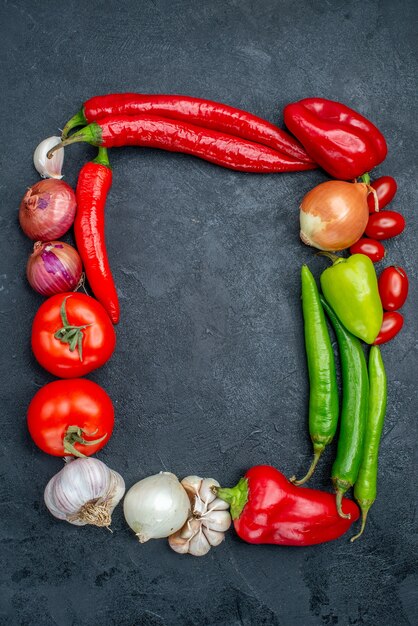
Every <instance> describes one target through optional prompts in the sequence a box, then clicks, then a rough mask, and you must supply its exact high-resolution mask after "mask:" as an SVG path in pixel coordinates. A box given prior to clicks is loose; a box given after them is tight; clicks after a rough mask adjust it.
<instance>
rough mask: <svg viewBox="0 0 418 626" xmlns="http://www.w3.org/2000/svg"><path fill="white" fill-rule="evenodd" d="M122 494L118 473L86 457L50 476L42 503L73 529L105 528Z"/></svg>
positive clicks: (123, 488) (69, 463) (72, 461)
mask: <svg viewBox="0 0 418 626" xmlns="http://www.w3.org/2000/svg"><path fill="white" fill-rule="evenodd" d="M124 493H125V482H124V480H123V478H122V476H121V475H120V474H118V473H117V472H115V471H114V470H111V469H110V468H109V467H107V465H105V464H104V463H102V461H99V460H98V459H93V458H91V457H87V458H84V459H73V460H70V461H68V462H67V463H66V465H65V466H64V467H63V468H62V470H61V471H60V472H58V474H56V475H55V476H53V477H52V478H51V480H50V481H49V483H48V484H47V486H46V488H45V493H44V500H45V504H46V506H47V508H48V509H49V511H50V512H51V513H52V515H54V516H55V517H57V518H58V519H63V520H66V521H67V522H70V524H75V525H76V526H84V525H85V524H93V525H94V526H107V527H108V526H109V525H110V523H111V521H112V518H111V515H112V513H113V510H114V508H115V507H116V505H117V504H118V503H119V501H120V500H121V498H122V497H123V494H124Z"/></svg>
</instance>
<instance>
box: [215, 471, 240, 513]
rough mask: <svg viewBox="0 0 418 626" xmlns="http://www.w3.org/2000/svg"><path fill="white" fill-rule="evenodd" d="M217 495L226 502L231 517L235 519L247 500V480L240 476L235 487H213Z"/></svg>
mask: <svg viewBox="0 0 418 626" xmlns="http://www.w3.org/2000/svg"><path fill="white" fill-rule="evenodd" d="M214 493H216V495H217V497H218V498H220V499H221V500H224V501H225V502H228V504H229V507H230V510H231V517H232V519H237V518H238V517H239V516H240V515H241V513H242V510H243V508H244V506H245V505H246V504H247V502H248V480H247V479H246V478H241V479H240V480H239V481H238V484H237V485H235V487H230V488H228V487H225V488H222V487H215V489H214Z"/></svg>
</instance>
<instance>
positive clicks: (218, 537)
mask: <svg viewBox="0 0 418 626" xmlns="http://www.w3.org/2000/svg"><path fill="white" fill-rule="evenodd" d="M203 532H204V534H205V537H206V539H207V540H208V541H209V543H210V545H211V546H212V547H215V546H219V545H220V544H221V543H222V541H223V540H224V539H225V535H224V533H220V532H218V531H217V530H212V529H211V528H206V526H205V527H204V528H203Z"/></svg>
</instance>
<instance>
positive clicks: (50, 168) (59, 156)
mask: <svg viewBox="0 0 418 626" xmlns="http://www.w3.org/2000/svg"><path fill="white" fill-rule="evenodd" d="M60 142H61V137H48V138H47V139H44V140H43V141H41V143H40V144H39V145H38V146H37V147H36V148H35V152H34V154H33V164H34V166H35V169H36V171H37V172H39V174H40V175H41V176H42V178H58V179H61V178H62V173H61V172H62V165H63V163H64V148H61V149H60V150H56V151H55V152H54V154H53V155H52V157H51V158H50V159H48V157H47V153H48V151H49V150H50V149H51V148H53V147H54V146H56V145H57V144H58V143H60Z"/></svg>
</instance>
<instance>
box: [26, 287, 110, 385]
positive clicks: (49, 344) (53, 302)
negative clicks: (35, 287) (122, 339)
mask: <svg viewBox="0 0 418 626" xmlns="http://www.w3.org/2000/svg"><path fill="white" fill-rule="evenodd" d="M64 303H65V304H64ZM63 304H64V309H65V310H64V317H65V314H66V317H67V321H68V324H69V325H70V328H67V330H65V319H64V318H63V316H62V309H61V307H62V306H63ZM74 327H80V328H79V331H78V332H77V331H74ZM60 329H62V330H60ZM57 333H59V334H60V337H61V339H59V338H57ZM77 340H78V341H77ZM115 343H116V334H115V329H114V328H113V324H112V322H111V321H110V319H109V316H108V315H107V313H106V311H105V310H104V308H103V307H102V305H101V304H100V303H99V302H97V300H95V299H94V298H91V297H90V296H86V295H85V294H83V293H73V292H71V293H60V294H57V295H56V296H52V298H49V299H48V300H46V301H45V302H44V303H43V304H42V305H41V306H40V308H39V310H38V312H37V314H36V315H35V319H34V320H33V325H32V350H33V353H34V355H35V358H36V359H37V361H38V362H39V363H40V364H41V365H42V367H44V368H45V369H46V370H48V372H51V374H54V376H59V377H60V378H76V377H78V376H84V375H85V374H88V373H89V372H91V371H93V370H95V369H97V368H98V367H101V366H102V365H103V364H104V363H106V361H108V360H109V359H110V357H111V356H112V353H113V350H114V349H115ZM80 349H81V354H80Z"/></svg>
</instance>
